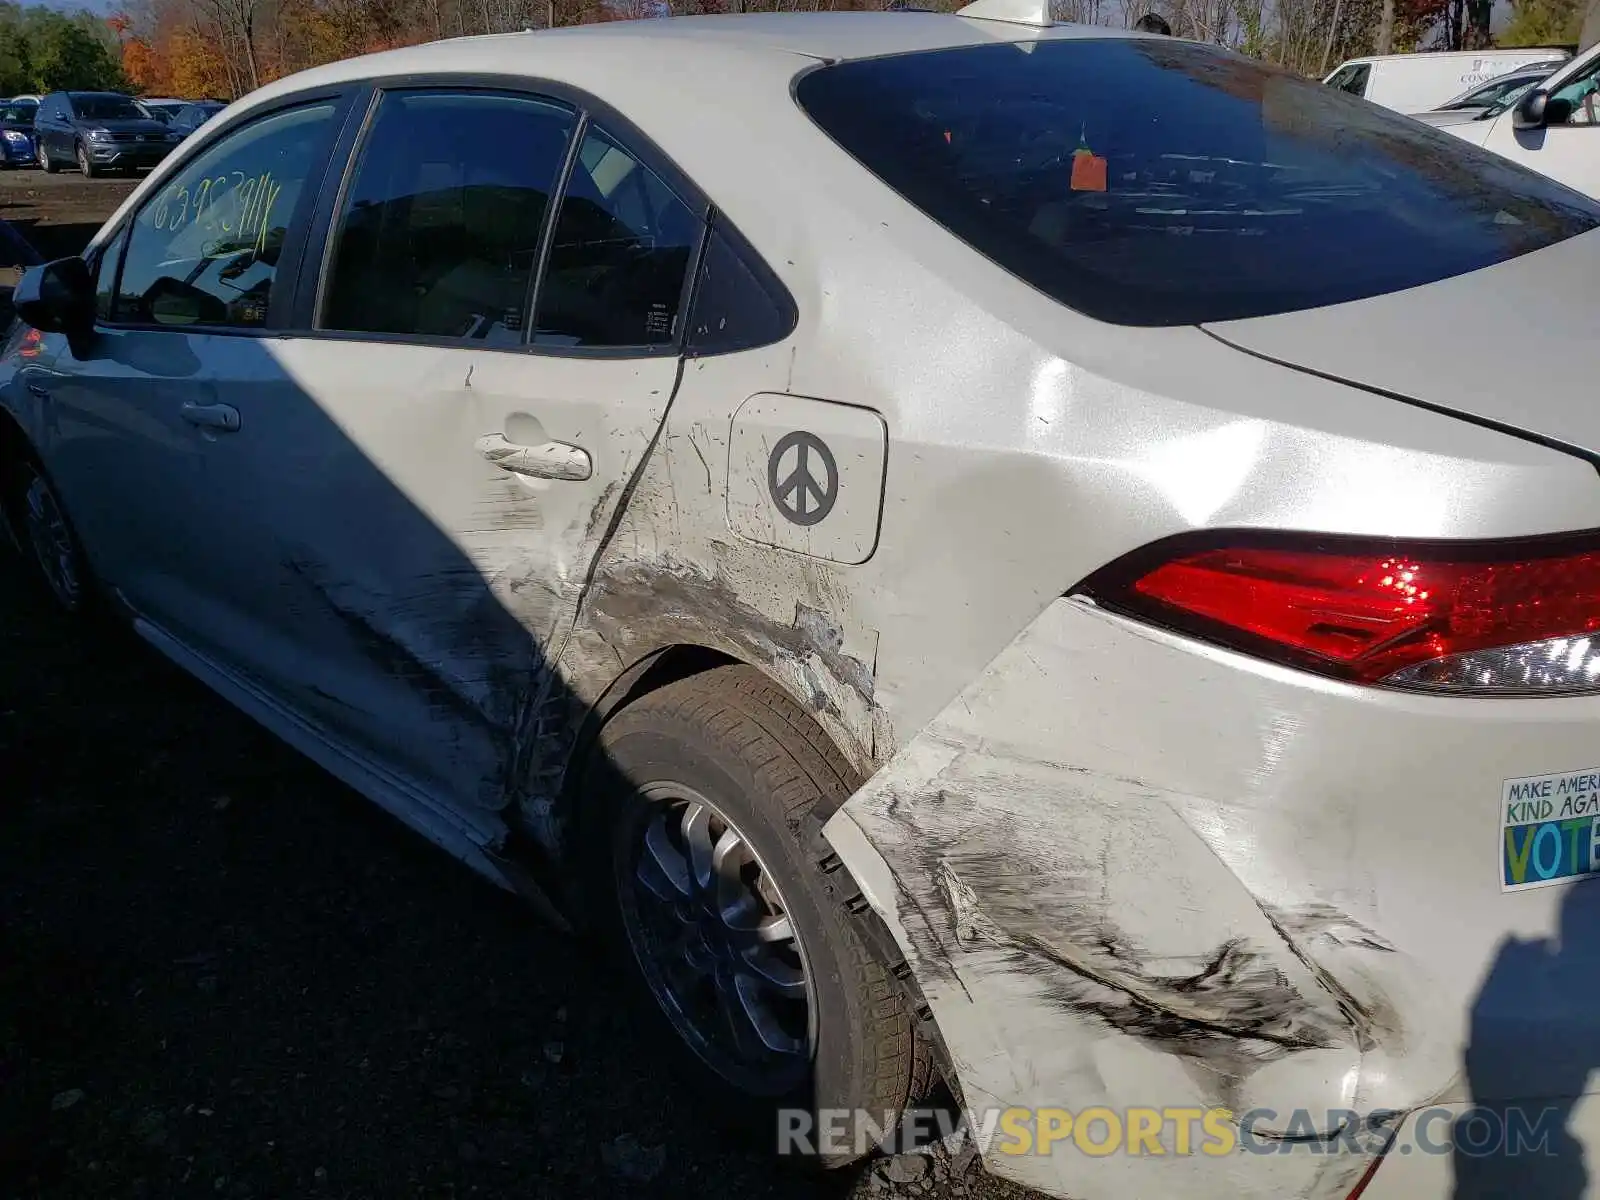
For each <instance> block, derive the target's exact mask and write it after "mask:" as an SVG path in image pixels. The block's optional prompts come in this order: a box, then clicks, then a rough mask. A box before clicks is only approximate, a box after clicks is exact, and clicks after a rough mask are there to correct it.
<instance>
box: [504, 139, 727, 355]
mask: <svg viewBox="0 0 1600 1200" xmlns="http://www.w3.org/2000/svg"><path fill="white" fill-rule="evenodd" d="M702 224H703V222H702V221H701V220H700V218H699V217H698V216H697V215H696V214H695V213H694V212H693V210H691V209H690V208H689V206H688V205H687V204H685V203H684V202H683V201H682V200H680V199H678V197H677V196H676V195H675V194H673V192H672V190H671V189H670V188H668V187H667V185H666V184H665V183H663V182H662V180H661V179H660V177H659V176H657V175H656V174H655V173H654V172H653V171H651V170H650V168H648V167H646V166H645V165H644V164H643V163H641V162H640V161H639V160H638V159H637V158H635V157H634V156H633V155H632V154H630V153H629V152H628V151H627V150H625V149H623V147H622V146H621V145H620V144H619V143H618V142H617V141H615V140H614V139H613V138H612V137H611V136H610V135H609V134H607V133H605V132H604V131H603V130H600V129H598V128H595V127H593V126H591V127H590V129H589V131H588V132H587V133H586V134H585V135H584V139H583V145H582V146H580V147H579V148H578V161H577V162H576V163H574V164H573V168H572V176H571V178H570V179H569V181H568V183H567V190H566V192H565V194H564V195H563V196H562V199H561V211H560V213H559V215H558V216H557V219H556V226H555V233H554V235H553V237H552V239H551V244H550V259H549V265H548V266H547V267H546V269H545V274H544V278H543V280H542V281H541V282H540V285H539V298H538V307H537V316H536V321H535V328H534V342H535V343H536V344H540V345H547V346H573V347H608V348H623V347H634V348H642V349H649V348H660V347H667V346H671V345H673V344H674V343H675V341H676V339H677V336H678V333H679V312H678V310H679V306H680V305H681V304H682V302H683V294H684V280H685V277H686V276H687V274H688V271H689V263H690V260H691V258H692V257H693V255H694V249H695V247H696V245H697V244H698V242H699V237H700V231H701V227H702Z"/></svg>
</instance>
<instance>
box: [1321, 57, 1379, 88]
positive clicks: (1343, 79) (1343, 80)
mask: <svg viewBox="0 0 1600 1200" xmlns="http://www.w3.org/2000/svg"><path fill="white" fill-rule="evenodd" d="M1371 77H1372V67H1371V65H1370V64H1368V63H1355V64H1352V65H1351V66H1348V67H1341V68H1340V69H1339V71H1338V73H1337V74H1335V75H1334V76H1333V78H1332V79H1330V80H1328V86H1329V87H1331V88H1333V89H1334V90H1335V91H1340V92H1349V93H1350V94H1351V95H1352V96H1364V95H1366V92H1367V80H1368V79H1370V78H1371Z"/></svg>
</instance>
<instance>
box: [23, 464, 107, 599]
mask: <svg viewBox="0 0 1600 1200" xmlns="http://www.w3.org/2000/svg"><path fill="white" fill-rule="evenodd" d="M5 474H6V479H5V484H6V486H5V497H4V500H5V512H4V518H5V520H6V522H7V523H8V524H9V525H10V533H11V536H12V538H14V539H15V541H16V549H17V552H18V553H19V554H21V555H22V557H23V559H24V560H25V561H26V563H27V573H28V577H29V580H30V581H31V582H32V584H33V585H34V588H35V589H36V590H37V591H38V592H39V593H40V594H41V595H42V596H43V597H44V598H45V600H46V601H48V602H49V603H50V604H51V606H52V607H54V608H55V610H56V611H57V612H59V613H61V614H63V615H64V616H68V617H82V616H85V615H86V614H87V613H88V612H89V611H90V608H91V606H92V603H93V596H94V583H93V576H92V575H91V574H90V571H89V560H88V556H87V555H85V554H84V552H83V543H82V542H81V541H79V540H78V532H77V530H76V529H74V528H73V525H72V516H71V514H70V513H68V512H67V509H66V505H65V504H63V503H62V500H61V493H60V492H59V491H57V490H56V485H55V482H54V481H53V480H52V479H51V478H50V476H49V474H48V472H46V471H45V469H44V468H43V467H42V466H40V465H39V464H38V462H36V461H35V460H33V459H32V458H30V457H27V456H19V457H18V458H17V459H16V460H15V461H14V462H13V463H12V465H11V467H10V469H9V470H8V471H7V472H6V473H5ZM35 478H37V479H38V480H40V481H41V482H42V483H43V484H44V486H45V487H46V488H48V489H49V491H50V495H51V497H52V498H53V500H54V502H55V505H56V508H57V509H58V510H59V511H60V513H61V516H62V519H63V520H64V521H66V524H67V534H68V536H69V537H70V538H71V539H72V555H73V569H74V571H75V572H76V574H77V578H78V595H77V599H76V600H75V601H74V602H72V603H68V602H67V601H66V600H65V599H63V597H62V596H61V595H60V593H58V592H57V591H56V589H55V588H54V586H52V585H51V583H50V581H49V579H48V578H46V576H45V570H44V566H43V564H41V563H40V562H39V556H38V551H37V550H36V549H35V547H34V544H33V539H32V537H31V536H30V535H29V532H28V526H27V520H28V518H27V514H26V507H27V492H28V487H29V484H30V481H31V480H33V479H35Z"/></svg>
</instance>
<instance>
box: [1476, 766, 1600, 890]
mask: <svg viewBox="0 0 1600 1200" xmlns="http://www.w3.org/2000/svg"><path fill="white" fill-rule="evenodd" d="M1597 873H1600V767H1592V768H1590V769H1589V770H1587V771H1571V772H1567V773H1564V774H1560V775H1529V776H1527V777H1525V778H1522V779H1508V780H1506V782H1505V791H1504V793H1503V795H1502V796H1501V798H1500V889H1501V890H1502V891H1506V892H1520V891H1523V890H1525V889H1527V888H1536V887H1544V886H1546V885H1548V884H1552V883H1568V882H1570V881H1572V880H1574V879H1581V878H1583V877H1584V876H1586V875H1594V874H1597Z"/></svg>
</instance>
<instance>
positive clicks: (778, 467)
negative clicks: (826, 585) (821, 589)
mask: <svg viewBox="0 0 1600 1200" xmlns="http://www.w3.org/2000/svg"><path fill="white" fill-rule="evenodd" d="M888 451H889V429H888V426H887V425H886V424H885V423H884V420H883V418H882V417H881V416H879V415H878V414H877V413H876V412H874V411H873V410H872V409H870V408H859V407H857V406H855V405H853V404H836V403H834V402H832V401H829V400H813V399H810V398H807V397H804V396H787V395H781V394H778V393H775V392H761V393H758V394H756V395H754V396H751V397H750V398H749V399H748V400H746V401H745V402H744V403H743V404H741V405H740V406H739V408H738V411H737V412H735V413H734V414H733V428H732V431H731V434H730V436H729V438H728V488H727V505H728V527H729V528H730V529H732V530H733V532H734V533H735V534H737V535H738V536H739V537H742V538H747V539H749V540H750V541H752V542H760V543H761V544H763V545H766V546H776V547H777V548H778V549H780V550H792V551H794V552H795V553H796V554H806V555H810V556H811V557H812V558H822V559H827V560H829V561H831V562H837V563H863V562H866V561H867V559H869V558H871V557H872V553H873V551H874V550H876V549H877V546H878V525H879V520H880V518H881V516H882V512H883V480H884V470H885V467H886V464H887V461H888Z"/></svg>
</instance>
